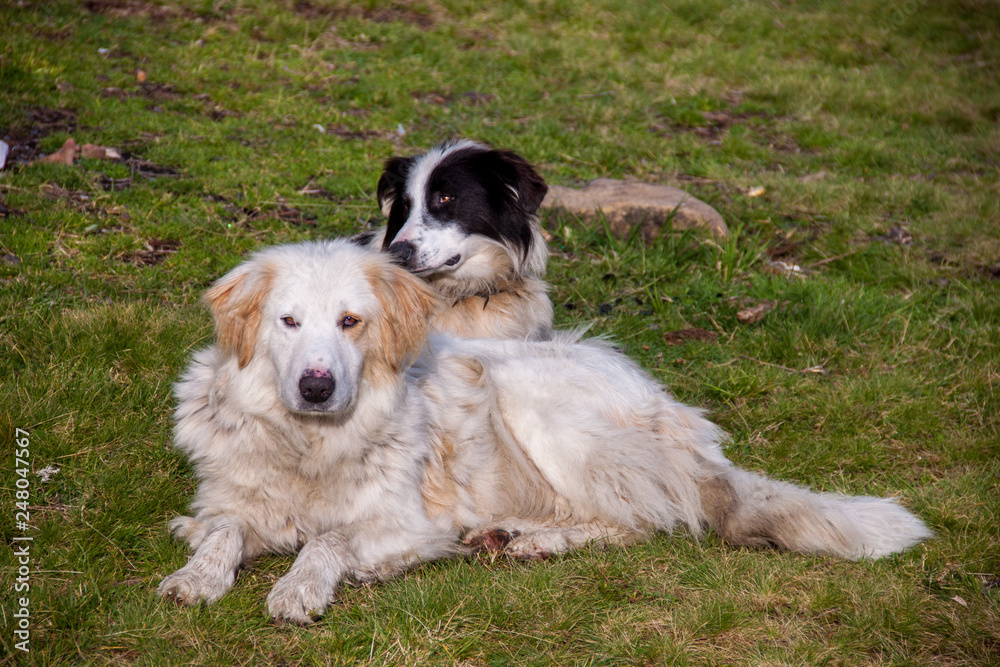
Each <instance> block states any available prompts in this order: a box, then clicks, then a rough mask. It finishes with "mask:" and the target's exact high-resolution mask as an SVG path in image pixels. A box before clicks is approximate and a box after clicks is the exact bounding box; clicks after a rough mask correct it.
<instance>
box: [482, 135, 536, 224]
mask: <svg viewBox="0 0 1000 667" xmlns="http://www.w3.org/2000/svg"><path fill="white" fill-rule="evenodd" d="M491 154H492V155H494V156H495V159H496V160H497V163H498V164H497V167H496V172H495V173H496V174H497V176H498V177H499V178H500V180H501V181H502V182H503V184H504V185H506V186H507V188H508V189H510V191H511V192H512V193H513V194H514V196H515V198H516V201H517V205H518V206H519V207H520V208H521V210H522V211H524V213H525V214H526V215H534V214H535V212H536V211H538V207H539V206H541V205H542V200H543V199H545V193H547V192H548V191H549V186H548V185H547V184H546V183H545V179H544V178H542V177H541V175H540V174H539V173H538V172H537V171H535V169H534V167H532V166H531V165H530V164H529V163H528V161H527V160H525V159H524V158H523V157H521V156H520V155H518V154H517V153H512V152H511V151H501V150H494V151H491Z"/></svg>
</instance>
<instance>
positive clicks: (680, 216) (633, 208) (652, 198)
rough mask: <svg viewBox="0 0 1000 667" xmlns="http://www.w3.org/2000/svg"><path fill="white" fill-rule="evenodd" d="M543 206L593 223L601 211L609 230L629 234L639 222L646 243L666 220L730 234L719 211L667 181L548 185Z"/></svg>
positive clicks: (678, 226)
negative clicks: (654, 182) (570, 185)
mask: <svg viewBox="0 0 1000 667" xmlns="http://www.w3.org/2000/svg"><path fill="white" fill-rule="evenodd" d="M542 208H543V209H550V210H551V211H552V212H553V213H557V214H568V215H571V216H575V217H577V218H581V219H582V220H583V221H584V222H586V223H588V224H589V223H593V222H595V221H596V220H599V219H600V216H601V215H603V216H604V219H605V220H607V223H608V226H609V227H610V229H611V231H612V232H613V233H614V234H615V235H617V236H619V237H628V236H629V235H630V233H631V232H632V230H633V228H634V227H635V226H636V225H638V224H641V225H642V235H643V239H644V240H645V241H646V243H651V242H652V241H653V240H654V239H655V238H656V237H657V236H658V235H659V233H660V230H661V228H662V227H663V225H664V224H667V221H671V222H672V225H673V228H674V229H694V228H703V229H708V230H709V231H710V232H712V233H713V234H714V235H716V236H719V237H725V236H727V235H728V234H729V229H728V227H726V222H725V220H723V219H722V216H721V215H719V212H718V211H716V210H715V209H714V208H712V207H711V206H709V205H708V204H706V203H705V202H703V201H701V200H699V199H696V198H695V197H693V196H691V195H690V194H688V193H687V192H685V191H684V190H681V189H679V188H675V187H671V186H669V185H657V184H653V183H640V182H635V181H619V180H616V179H611V178H599V179H597V180H595V181H591V182H590V183H589V184H587V186H586V187H584V188H583V189H580V190H577V189H575V188H568V187H563V186H559V185H553V186H550V187H549V192H548V195H546V197H545V200H544V201H543V202H542Z"/></svg>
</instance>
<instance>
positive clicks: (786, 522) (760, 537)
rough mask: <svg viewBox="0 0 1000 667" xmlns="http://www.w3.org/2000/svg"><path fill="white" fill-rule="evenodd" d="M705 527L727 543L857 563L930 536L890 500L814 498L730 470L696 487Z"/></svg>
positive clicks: (821, 495) (809, 493) (831, 495)
mask: <svg viewBox="0 0 1000 667" xmlns="http://www.w3.org/2000/svg"><path fill="white" fill-rule="evenodd" d="M699 491H700V493H701V505H702V509H703V510H704V512H705V515H706V517H707V519H708V522H709V525H711V526H712V528H713V529H714V530H715V531H716V532H717V533H718V534H719V535H720V536H721V537H722V538H723V539H725V540H726V541H728V542H731V543H733V544H741V545H747V546H768V547H778V548H781V549H787V550H789V551H797V552H800V553H819V554H830V555H835V556H841V557H843V558H850V559H854V560H858V559H861V558H881V557H882V556H887V555H889V554H892V553H895V552H898V551H904V550H906V549H908V548H909V547H912V546H913V545H915V544H917V543H918V542H920V541H921V540H925V539H927V538H928V537H931V535H932V533H931V531H930V529H929V528H927V526H925V525H924V523H923V522H922V521H921V520H920V519H918V518H917V517H915V516H914V515H913V514H911V513H910V512H908V511H907V510H905V509H904V508H902V507H900V506H899V505H898V504H896V503H895V502H894V501H892V500H888V499H885V498H873V497H870V496H844V495H840V494H835V493H816V492H814V491H810V490H808V489H804V488H802V487H799V486H795V485H794V484H788V483H786V482H779V481H777V480H773V479H769V478H767V477H764V476H762V475H757V474H755V473H752V472H747V471H745V470H740V469H738V468H735V467H729V468H724V469H720V470H718V474H717V475H715V476H713V477H710V478H708V479H707V480H705V481H703V482H702V483H701V484H700V485H699Z"/></svg>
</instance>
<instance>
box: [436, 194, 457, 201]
mask: <svg viewBox="0 0 1000 667" xmlns="http://www.w3.org/2000/svg"><path fill="white" fill-rule="evenodd" d="M450 201H455V198H454V197H452V196H451V195H446V194H444V193H441V194H439V195H438V204H447V203H448V202H450Z"/></svg>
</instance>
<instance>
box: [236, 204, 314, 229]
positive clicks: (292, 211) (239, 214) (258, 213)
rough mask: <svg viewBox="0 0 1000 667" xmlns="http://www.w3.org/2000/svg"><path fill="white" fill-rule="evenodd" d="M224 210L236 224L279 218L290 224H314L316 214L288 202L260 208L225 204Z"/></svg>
mask: <svg viewBox="0 0 1000 667" xmlns="http://www.w3.org/2000/svg"><path fill="white" fill-rule="evenodd" d="M226 210H228V211H229V213H230V214H232V215H233V216H234V219H233V222H234V224H237V225H245V224H246V223H248V222H252V221H264V220H279V221H281V222H285V223H288V224H290V225H308V226H310V227H311V226H315V224H316V216H315V214H313V213H304V212H302V211H301V210H299V209H297V208H295V207H294V206H289V205H288V204H278V205H277V206H264V207H260V208H250V207H248V206H236V205H235V204H227V205H226Z"/></svg>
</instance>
